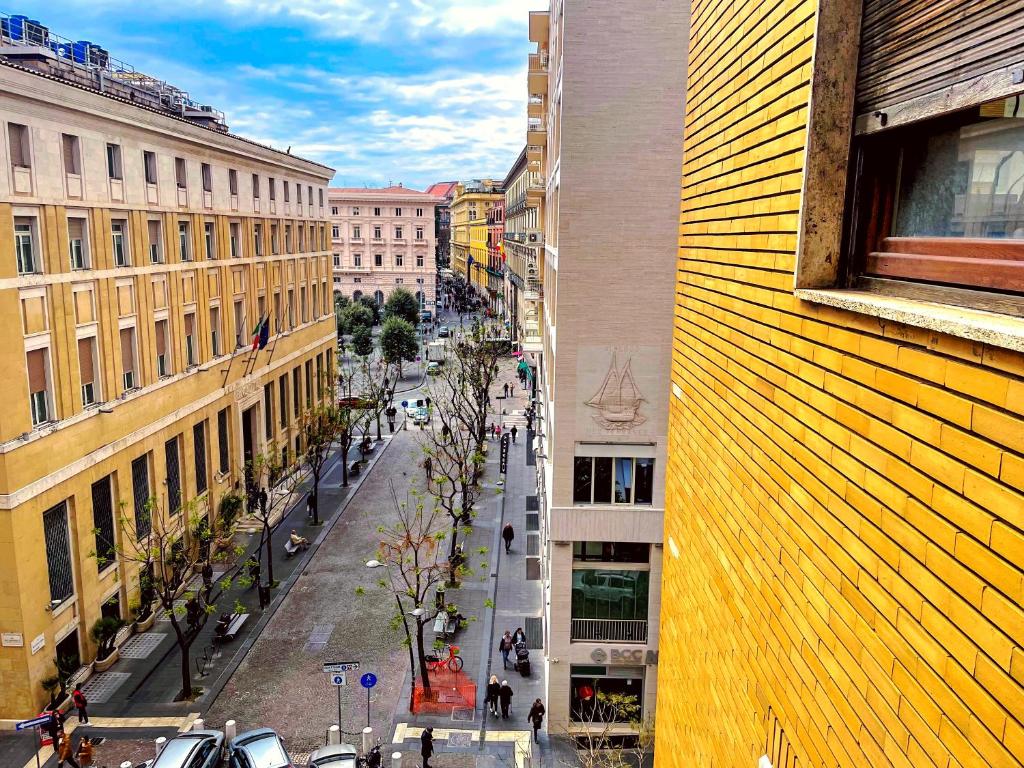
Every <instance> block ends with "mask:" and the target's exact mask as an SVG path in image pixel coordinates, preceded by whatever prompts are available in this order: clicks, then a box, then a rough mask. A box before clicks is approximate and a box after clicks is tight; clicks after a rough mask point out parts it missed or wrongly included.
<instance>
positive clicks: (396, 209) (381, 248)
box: [327, 186, 442, 311]
mask: <svg viewBox="0 0 1024 768" xmlns="http://www.w3.org/2000/svg"><path fill="white" fill-rule="evenodd" d="M327 196H328V199H329V200H330V205H331V242H332V246H333V249H334V251H333V256H332V258H333V263H334V292H335V293H338V294H342V295H344V296H347V297H349V298H355V299H359V298H360V297H361V296H372V297H373V298H374V299H376V301H377V303H378V304H383V303H384V302H385V301H387V299H388V296H390V295H391V293H392V292H393V291H394V290H395V289H396V288H404V289H405V290H407V291H409V293H411V294H413V295H414V296H415V297H416V300H417V301H418V302H419V303H420V307H421V308H423V309H429V310H431V311H433V310H434V302H435V300H436V297H437V262H436V261H435V258H436V253H437V239H436V235H435V234H434V228H435V208H436V206H438V205H439V204H441V202H442V199H441V198H438V197H434V196H432V195H428V194H426V193H424V192H418V191H417V190H415V189H409V188H408V187H402V186H393V187H387V188H384V189H363V188H355V189H330V190H328V194H327Z"/></svg>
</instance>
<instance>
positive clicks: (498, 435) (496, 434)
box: [494, 424, 501, 442]
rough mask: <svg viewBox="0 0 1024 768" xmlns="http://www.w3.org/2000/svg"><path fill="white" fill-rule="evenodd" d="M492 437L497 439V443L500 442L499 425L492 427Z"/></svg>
mask: <svg viewBox="0 0 1024 768" xmlns="http://www.w3.org/2000/svg"><path fill="white" fill-rule="evenodd" d="M494 436H495V437H496V438H498V441H499V442H500V441H501V424H495V425H494Z"/></svg>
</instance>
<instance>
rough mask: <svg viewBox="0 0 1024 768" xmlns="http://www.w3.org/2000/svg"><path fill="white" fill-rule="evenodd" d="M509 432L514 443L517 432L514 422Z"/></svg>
mask: <svg viewBox="0 0 1024 768" xmlns="http://www.w3.org/2000/svg"><path fill="white" fill-rule="evenodd" d="M509 432H510V433H511V435H512V442H513V443H514V442H515V441H516V434H517V433H518V432H519V429H518V428H517V427H516V425H515V424H513V425H512V429H510V430H509Z"/></svg>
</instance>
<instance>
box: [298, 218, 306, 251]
mask: <svg viewBox="0 0 1024 768" xmlns="http://www.w3.org/2000/svg"><path fill="white" fill-rule="evenodd" d="M305 250H306V228H305V227H303V226H302V225H301V224H300V225H299V253H302V252H303V251H305Z"/></svg>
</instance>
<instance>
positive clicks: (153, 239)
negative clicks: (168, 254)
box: [146, 219, 164, 264]
mask: <svg viewBox="0 0 1024 768" xmlns="http://www.w3.org/2000/svg"><path fill="white" fill-rule="evenodd" d="M146 224H147V227H148V230H149V260H150V261H151V262H152V263H153V264H160V263H162V262H163V260H164V249H163V243H162V242H161V240H162V238H161V237H160V220H159V219H150V220H149V221H148V222H146Z"/></svg>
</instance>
